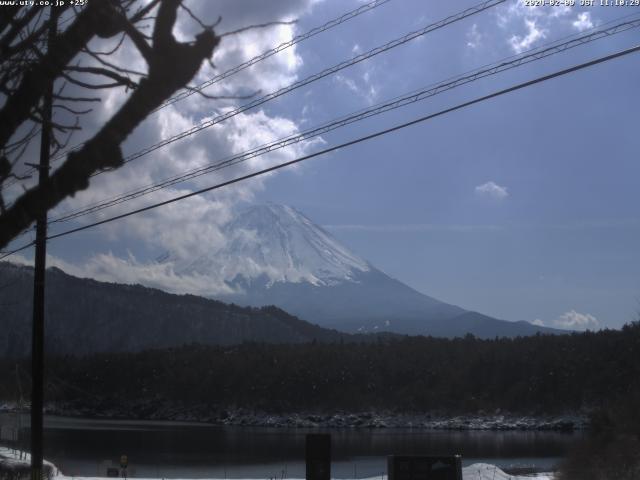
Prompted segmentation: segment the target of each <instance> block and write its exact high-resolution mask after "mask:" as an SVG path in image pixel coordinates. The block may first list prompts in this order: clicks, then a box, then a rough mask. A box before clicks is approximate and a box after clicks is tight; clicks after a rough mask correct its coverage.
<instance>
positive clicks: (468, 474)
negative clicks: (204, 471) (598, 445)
mask: <svg viewBox="0 0 640 480" xmlns="http://www.w3.org/2000/svg"><path fill="white" fill-rule="evenodd" d="M29 461H30V455H29V454H28V453H24V452H23V453H22V455H20V452H19V451H17V450H13V449H9V448H6V447H0V465H3V464H4V465H15V466H28V465H29ZM45 464H47V465H50V466H51V467H52V471H53V472H55V475H54V477H53V480H109V479H107V478H106V477H68V476H66V475H63V474H62V472H60V470H58V468H57V467H56V466H55V465H53V464H52V463H51V462H47V461H46V460H45ZM462 478H463V480H533V479H535V480H554V478H555V476H554V475H553V474H552V473H538V474H532V475H509V474H507V473H505V472H503V471H502V470H500V469H499V468H498V467H496V466H495V465H491V464H488V463H474V464H473V465H469V466H468V467H464V468H463V469H462ZM136 480H160V479H157V478H156V479H154V478H148V479H137V478H136ZM162 480H165V479H162ZM211 480H222V479H211ZM237 480H264V479H237ZM289 480H304V479H289ZM361 480H387V476H386V475H384V476H382V477H371V478H363V479H361Z"/></svg>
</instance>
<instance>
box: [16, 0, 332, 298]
mask: <svg viewBox="0 0 640 480" xmlns="http://www.w3.org/2000/svg"><path fill="white" fill-rule="evenodd" d="M244 3H245V2H243V5H239V3H238V2H235V1H231V0H223V1H220V2H216V3H215V6H214V5H213V2H194V5H193V6H192V9H193V10H194V11H195V13H196V15H198V16H199V17H200V18H201V19H203V20H204V21H205V22H206V21H208V20H209V19H213V20H215V19H216V18H217V16H218V14H221V15H222V17H223V22H222V23H221V25H220V26H219V27H218V28H217V29H216V31H217V32H218V33H221V32H224V31H229V30H234V29H236V28H239V27H243V26H246V25H252V24H253V25H255V24H260V23H265V22H269V21H274V20H290V19H293V18H298V17H300V16H301V15H302V14H304V13H305V12H307V11H308V10H309V9H310V8H312V5H313V3H317V2H315V0H282V1H279V2H269V4H268V5H267V3H266V2H260V1H257V0H256V1H252V2H246V3H250V4H251V6H250V8H249V7H247V6H246V5H244ZM298 28H299V27H298V25H297V24H294V25H279V26H274V27H270V28H266V29H256V30H250V31H247V32H245V33H242V34H240V35H233V36H228V37H224V39H223V41H222V42H221V44H220V46H219V47H218V49H217V50H216V52H215V55H214V58H213V62H214V65H215V68H212V67H211V66H209V65H208V64H206V62H205V63H204V64H203V68H202V70H201V71H200V72H199V74H198V76H197V78H195V79H194V80H193V81H192V82H191V84H192V85H197V84H199V83H201V82H203V81H205V80H207V79H208V78H211V77H213V76H214V75H216V74H219V73H220V72H223V71H225V70H227V69H229V68H232V67H234V66H236V65H238V64H240V63H242V62H244V61H246V60H247V59H249V58H250V57H252V56H254V55H255V54H258V53H261V52H263V51H265V50H268V49H270V48H273V47H274V46H276V45H279V44H280V43H282V42H285V41H289V40H291V39H292V38H293V37H294V36H295V35H296V34H298V33H300V32H299V31H298V30H297V29H298ZM199 29H200V27H198V26H197V25H195V24H194V23H193V22H191V21H190V19H189V17H188V15H181V16H180V17H179V22H178V25H177V26H176V29H175V30H174V31H175V33H176V35H177V36H178V37H180V38H181V39H183V40H184V39H192V38H193V36H194V34H195V33H197V32H198V30H199ZM93 46H94V48H95V49H96V50H107V49H108V48H107V47H108V45H106V44H105V43H104V42H103V43H102V44H99V45H98V44H97V45H93ZM117 55H118V63H123V64H125V65H127V66H132V68H135V69H140V70H144V69H145V64H144V61H143V60H142V59H141V58H140V55H138V54H137V52H136V51H135V49H134V48H133V47H132V46H131V45H128V44H127V45H125V48H123V49H122V50H121V51H120V52H118V54H117ZM301 66H302V58H301V57H300V56H299V54H298V51H297V49H296V47H295V46H293V47H291V48H288V49H286V50H284V51H281V52H280V53H279V54H278V55H274V56H273V57H271V58H269V59H268V60H265V61H262V62H260V63H258V64H256V65H254V66H252V67H251V68H249V69H246V70H244V71H243V72H241V73H239V74H236V75H234V76H233V77H231V78H229V79H228V80H225V81H223V82H220V83H217V84H215V85H213V86H211V87H209V88H208V89H207V90H206V93H207V94H210V95H214V96H216V95H217V96H221V95H234V94H238V93H248V92H256V91H259V92H261V94H266V93H268V92H270V91H273V90H277V89H279V88H282V87H284V86H286V85H288V84H290V83H291V82H293V81H295V80H296V79H297V78H298V77H297V75H298V72H299V71H300V68H301ZM104 95H105V97H104V98H103V102H102V104H101V105H102V107H101V108H97V109H96V111H95V112H94V113H92V114H91V115H89V116H87V117H86V118H84V119H83V120H84V121H85V123H84V124H83V126H85V127H86V128H85V130H84V131H83V132H82V133H83V135H84V138H78V139H77V141H81V140H84V139H85V138H87V137H89V136H90V135H93V134H94V133H95V131H96V129H97V128H99V127H100V126H101V125H102V124H104V121H105V120H106V119H107V118H109V117H110V115H111V114H112V113H113V112H114V111H115V109H117V108H118V107H119V106H120V105H121V104H122V102H124V101H125V100H126V98H127V95H124V94H123V91H122V90H108V91H106V92H105V94H104ZM244 102H245V101H242V100H218V101H215V100H209V99H203V97H202V96H200V95H197V94H196V95H192V96H190V97H189V98H188V99H186V100H183V101H181V102H179V103H177V104H175V105H173V106H171V107H168V108H164V109H162V110H159V111H158V112H156V113H155V114H152V115H151V116H149V117H148V118H147V119H146V120H145V122H143V124H141V125H140V126H139V127H138V128H137V129H136V131H135V132H134V133H133V134H132V135H131V136H130V137H129V139H128V140H127V142H126V143H125V144H124V145H123V151H124V153H125V155H127V154H130V153H133V152H137V151H139V150H140V149H141V148H143V147H146V146H148V145H151V144H154V143H156V142H158V141H160V140H162V139H164V138H167V137H170V136H172V135H175V134H176V133H179V132H183V131H185V130H187V129H189V128H190V127H191V126H193V125H196V124H199V123H201V122H203V121H207V120H209V119H211V118H213V117H215V116H217V115H219V114H221V113H223V112H225V111H228V110H230V109H234V108H236V107H237V106H238V105H240V104H242V103H244ZM299 130H300V128H299V125H298V124H297V123H296V122H295V121H294V120H292V119H290V118H287V117H284V116H277V115H273V114H270V113H269V112H267V111H264V110H251V111H247V112H245V113H242V114H239V115H236V116H235V117H233V118H231V119H229V120H227V121H225V122H223V123H221V124H218V125H215V126H213V127H210V128H207V129H205V130H202V131H200V132H199V133H197V134H195V135H193V136H191V137H189V139H188V140H181V141H177V142H175V143H173V144H171V145H168V146H166V147H164V148H161V149H159V150H157V151H155V152H153V153H152V154H150V155H146V156H144V157H141V158H139V159H137V160H135V161H133V162H131V163H129V164H128V165H126V166H125V167H123V168H121V169H118V170H115V171H113V172H109V173H105V174H103V175H99V176H96V177H94V178H93V179H92V180H91V187H90V188H89V189H87V190H85V191H83V192H79V193H78V194H77V195H76V196H75V197H74V198H69V199H67V200H65V201H64V202H62V204H61V205H60V206H59V207H58V208H57V209H55V210H54V211H53V212H51V216H52V217H55V216H57V215H59V214H60V213H63V212H65V211H69V210H73V209H77V208H82V207H84V206H86V205H87V204H91V203H94V202H99V201H103V200H104V199H108V198H112V197H114V196H117V195H120V194H122V193H123V192H128V191H131V190H137V189H139V188H140V187H144V186H146V185H150V184H154V183H157V182H159V181H162V180H164V179H166V178H170V177H173V176H176V175H179V174H181V173H184V172H185V171H187V170H192V169H195V168H199V167H203V166H205V165H210V164H212V163H216V162H219V161H221V160H224V159H226V158H228V157H230V156H232V155H235V154H238V153H240V152H243V151H245V150H247V149H252V148H256V147H259V146H261V145H263V144H265V143H270V142H273V141H275V140H277V139H280V138H282V137H285V136H288V135H291V134H295V133H298V132H299ZM317 142H322V140H321V139H317V140H312V141H306V142H302V143H300V144H297V145H292V146H289V147H287V148H285V149H281V150H276V151H273V152H270V153H269V154H267V155H262V156H259V157H255V158H252V159H250V160H248V161H246V162H243V163H242V164H239V165H236V166H234V167H231V168H226V169H224V170H219V171H217V172H215V173H212V174H208V175H204V176H201V177H198V178H195V179H192V180H190V181H188V182H184V183H181V184H177V185H174V186H172V187H170V188H166V189H163V190H159V191H157V192H154V193H152V194H150V195H147V196H144V197H141V198H138V199H135V200H132V201H128V202H126V203H123V204H120V205H118V206H116V207H113V208H110V209H107V210H103V211H102V212H99V213H94V214H92V215H89V216H86V217H82V219H80V220H78V222H79V223H80V224H87V223H89V222H93V221H96V220H100V219H104V218H106V217H110V216H112V215H116V214H120V213H124V212H126V211H130V210H132V209H134V208H138V207H142V206H145V205H149V204H151V203H155V202H159V201H163V200H167V199H170V198H173V197H176V196H178V195H182V194H188V193H191V192H193V191H194V190H197V189H200V188H203V187H205V186H210V185H213V184H216V183H220V182H221V181H225V180H228V179H231V178H235V177H238V176H241V175H243V174H246V173H248V172H249V171H255V170H258V169H262V168H265V167H268V166H271V165H274V164H276V163H281V162H283V161H287V160H291V159H293V158H295V157H298V156H301V155H302V154H304V153H305V152H308V150H309V148H310V146H311V145H314V144H315V143H317ZM28 161H32V160H28ZM299 168H304V167H299ZM268 178H269V176H264V177H260V178H256V179H252V180H250V181H247V182H242V183H240V184H236V185H232V186H229V187H225V188H224V189H220V190H216V191H215V192H211V193H207V194H204V195H200V196H194V197H191V198H189V199H186V200H182V201H180V202H177V203H173V204H170V205H166V206H163V207H161V208H159V209H155V210H151V211H149V212H146V213H144V214H141V215H136V216H133V217H129V218H126V219H123V220H120V221H118V222H113V223H110V224H107V225H104V226H103V227H99V228H100V229H101V230H100V232H101V234H102V235H103V236H104V238H105V239H107V240H112V241H114V242H117V245H118V249H121V248H122V246H123V245H132V246H133V245H135V246H139V245H144V246H145V247H147V248H148V250H149V251H150V253H151V254H153V252H162V251H170V252H171V254H172V259H176V261H178V260H179V259H184V258H186V257H190V258H194V257H196V256H197V255H200V254H202V253H204V252H205V251H211V250H213V249H216V248H221V247H222V246H223V245H224V244H225V242H226V239H225V238H224V235H223V233H222V230H221V228H222V226H223V225H224V224H225V223H226V222H227V221H228V220H229V219H230V217H231V215H232V211H233V210H234V208H235V206H236V205H237V204H238V203H241V202H247V201H251V200H252V199H253V196H254V195H255V193H256V192H258V191H260V189H262V188H263V187H264V184H265V182H266V181H268ZM69 226H70V224H59V225H58V226H57V227H56V228H55V229H53V230H52V231H53V233H55V231H60V230H62V229H66V228H68V227H69ZM74 226H75V225H74ZM114 245H115V243H114ZM136 251H138V250H137V249H136ZM51 264H52V265H56V264H57V265H60V267H61V268H63V269H64V270H66V271H68V272H69V273H72V274H74V275H81V276H85V277H92V278H97V279H99V280H107V281H118V282H125V283H136V282H137V283H144V284H146V285H150V286H157V287H159V288H162V289H165V290H168V291H172V292H177V293H182V292H187V291H189V292H192V293H209V294H210V293H212V292H215V291H218V290H221V289H223V288H224V285H216V284H212V283H211V279H207V278H192V279H186V278H183V277H181V276H180V275H177V274H176V273H175V271H174V266H173V265H172V264H171V263H164V264H151V265H146V264H144V263H143V262H141V261H140V260H139V259H136V258H134V257H133V256H131V255H130V256H129V257H128V258H126V259H123V258H118V257H117V256H116V255H113V254H111V253H108V254H105V253H97V252H96V253H95V254H94V255H93V256H92V257H90V258H89V260H88V261H86V262H83V263H82V265H81V266H80V264H78V265H72V264H68V263H64V264H63V263H62V261H61V260H59V259H58V260H55V259H54V260H52V263H51ZM205 287H206V288H207V289H208V290H206V291H205V290H203V289H204V288H205Z"/></svg>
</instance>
